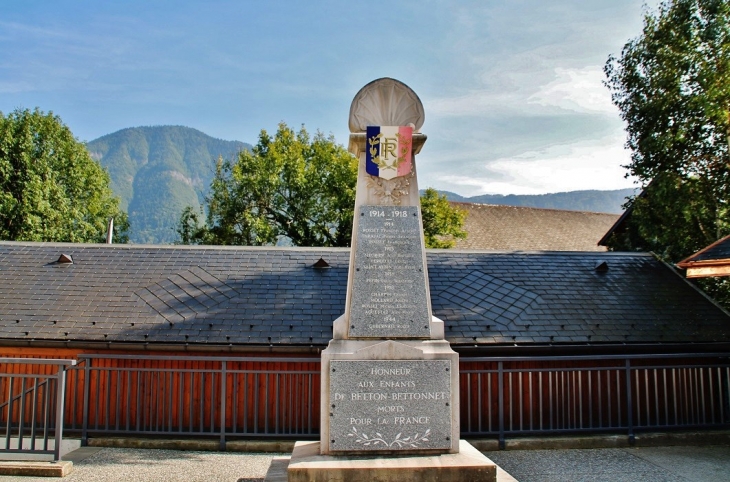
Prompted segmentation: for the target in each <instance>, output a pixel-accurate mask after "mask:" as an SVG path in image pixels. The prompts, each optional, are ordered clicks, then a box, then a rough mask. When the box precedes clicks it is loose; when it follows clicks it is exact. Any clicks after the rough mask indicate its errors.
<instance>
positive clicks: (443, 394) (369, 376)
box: [329, 360, 452, 451]
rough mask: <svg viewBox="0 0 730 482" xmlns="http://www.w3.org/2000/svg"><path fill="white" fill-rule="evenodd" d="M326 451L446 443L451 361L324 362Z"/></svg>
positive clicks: (442, 446)
mask: <svg viewBox="0 0 730 482" xmlns="http://www.w3.org/2000/svg"><path fill="white" fill-rule="evenodd" d="M330 402H331V406H330V445H329V446H330V450H332V451H339V450H346V451H415V450H448V449H449V448H450V447H451V439H450V436H451V413H452V412H451V407H450V402H451V362H450V361H449V360H388V361H382V360H377V361H376V360H368V361H364V360H363V361H359V360H358V361H342V360H339V361H332V362H330Z"/></svg>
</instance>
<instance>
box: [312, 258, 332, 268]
mask: <svg viewBox="0 0 730 482" xmlns="http://www.w3.org/2000/svg"><path fill="white" fill-rule="evenodd" d="M329 267H330V265H329V263H327V261H325V260H324V259H323V258H319V261H317V262H316V263H314V264H313V265H312V268H314V269H327V268H329Z"/></svg>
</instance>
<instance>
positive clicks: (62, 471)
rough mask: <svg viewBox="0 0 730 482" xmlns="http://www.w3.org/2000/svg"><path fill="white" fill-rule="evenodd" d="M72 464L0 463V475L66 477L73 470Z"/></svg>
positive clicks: (68, 462)
mask: <svg viewBox="0 0 730 482" xmlns="http://www.w3.org/2000/svg"><path fill="white" fill-rule="evenodd" d="M73 466H74V464H73V462H71V461H66V460H64V461H61V462H34V461H27V462H0V475H22V476H26V477H27V476H35V477H66V476H67V475H68V474H70V473H71V471H72V470H73Z"/></svg>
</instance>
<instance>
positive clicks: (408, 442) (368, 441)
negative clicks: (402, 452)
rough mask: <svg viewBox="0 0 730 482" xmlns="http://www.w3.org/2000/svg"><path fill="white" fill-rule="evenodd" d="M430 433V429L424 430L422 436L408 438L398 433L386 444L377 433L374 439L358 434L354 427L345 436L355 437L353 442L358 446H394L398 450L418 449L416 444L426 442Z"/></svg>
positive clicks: (416, 435)
mask: <svg viewBox="0 0 730 482" xmlns="http://www.w3.org/2000/svg"><path fill="white" fill-rule="evenodd" d="M430 433H431V429H430V428H429V429H426V431H425V432H424V433H423V434H419V433H416V434H415V435H412V436H409V437H402V435H403V433H402V432H401V433H399V434H398V435H396V436H395V439H394V440H393V441H392V442H390V443H388V442H386V441H385V439H384V438H383V436H382V435H381V434H379V433H377V432H376V433H375V437H369V436H368V434H366V433H365V432H358V431H357V429H356V428H355V427H352V431H351V432H350V433H348V434H347V436H348V437H355V442H356V443H359V444H363V445H364V446H366V447H367V446H369V445H372V446H373V447H375V446H377V445H384V446H385V447H388V448H390V447H392V446H394V445H397V446H398V448H402V447H406V446H407V447H413V448H418V444H419V443H421V442H428V436H429V434H430Z"/></svg>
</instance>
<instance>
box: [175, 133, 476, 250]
mask: <svg viewBox="0 0 730 482" xmlns="http://www.w3.org/2000/svg"><path fill="white" fill-rule="evenodd" d="M356 182H357V159H355V157H353V156H352V155H351V154H349V153H348V152H347V151H346V150H345V149H344V148H343V147H342V146H340V145H338V144H336V143H335V140H334V138H332V137H325V136H324V135H322V134H321V133H317V134H316V135H315V136H314V137H313V138H310V136H309V134H308V133H307V131H306V130H305V129H304V128H303V127H302V128H301V129H300V130H299V132H294V130H293V129H291V128H289V127H288V126H287V125H286V124H284V123H282V124H280V125H279V128H278V130H277V132H276V134H275V135H274V137H271V136H270V135H269V134H268V133H267V132H266V131H265V130H262V131H261V134H260V135H259V140H258V143H257V144H256V146H254V148H253V150H252V151H242V152H240V153H239V155H238V157H237V158H236V159H234V160H232V161H230V160H223V159H219V160H218V165H217V168H216V175H215V177H214V179H213V182H212V183H211V191H210V194H209V196H208V197H207V198H206V214H205V215H203V213H202V212H199V211H196V210H195V209H193V208H192V207H188V208H187V209H185V211H184V212H183V214H182V216H181V218H180V223H179V225H178V234H179V236H180V241H181V242H182V243H183V244H228V245H271V244H275V243H277V242H278V241H279V239H280V238H282V237H283V238H288V239H289V240H290V241H291V243H293V244H294V245H296V246H349V245H350V241H351V238H352V215H353V208H354V206H355V185H356ZM434 194H435V197H434ZM451 211H453V208H451V207H450V206H449V205H448V202H447V201H446V199H445V198H444V199H441V198H440V197H439V196H438V193H436V191H433V193H431V194H430V195H429V197H428V202H427V203H426V204H424V205H423V212H424V214H423V219H424V230H425V232H426V233H427V238H426V239H427V246H429V247H447V246H448V245H449V240H450V238H451V237H452V236H461V234H459V230H460V228H461V226H462V224H463V215H461V216H459V215H451V214H450V213H451ZM203 217H205V221H204V222H203ZM439 236H442V237H439ZM429 240H433V242H434V245H430V244H428V243H429Z"/></svg>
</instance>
